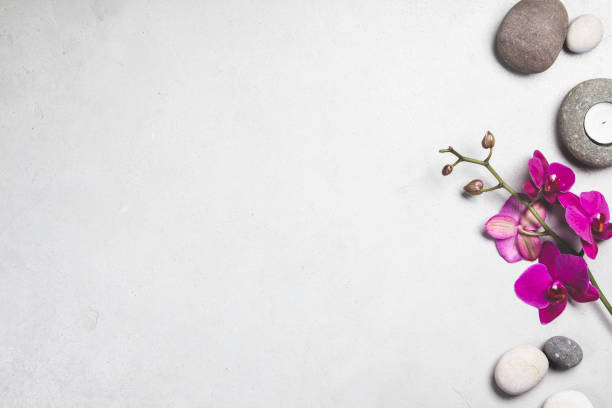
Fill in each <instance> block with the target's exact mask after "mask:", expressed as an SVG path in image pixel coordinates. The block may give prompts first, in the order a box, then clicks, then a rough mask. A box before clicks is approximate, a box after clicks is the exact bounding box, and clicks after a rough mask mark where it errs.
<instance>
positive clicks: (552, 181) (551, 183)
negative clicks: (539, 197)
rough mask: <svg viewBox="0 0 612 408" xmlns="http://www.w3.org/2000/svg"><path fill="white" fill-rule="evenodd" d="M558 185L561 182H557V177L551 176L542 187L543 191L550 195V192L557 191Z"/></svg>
mask: <svg viewBox="0 0 612 408" xmlns="http://www.w3.org/2000/svg"><path fill="white" fill-rule="evenodd" d="M560 183H561V180H559V178H558V177H557V175H556V174H551V175H550V176H549V177H548V180H546V184H545V185H544V191H546V192H547V193H550V192H551V191H558V190H559V184H560Z"/></svg>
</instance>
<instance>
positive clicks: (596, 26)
mask: <svg viewBox="0 0 612 408" xmlns="http://www.w3.org/2000/svg"><path fill="white" fill-rule="evenodd" d="M603 33H604V28H603V24H602V23H601V21H600V20H599V19H598V18H597V17H595V16H593V15H591V14H585V15H583V16H580V17H577V18H576V19H575V20H574V21H572V23H571V24H570V25H569V28H568V30H567V37H565V44H566V45H567V48H568V49H569V50H570V51H571V52H575V53H578V54H580V53H583V52H587V51H591V50H592V49H593V48H595V47H597V44H599V42H600V41H601V39H602V38H603Z"/></svg>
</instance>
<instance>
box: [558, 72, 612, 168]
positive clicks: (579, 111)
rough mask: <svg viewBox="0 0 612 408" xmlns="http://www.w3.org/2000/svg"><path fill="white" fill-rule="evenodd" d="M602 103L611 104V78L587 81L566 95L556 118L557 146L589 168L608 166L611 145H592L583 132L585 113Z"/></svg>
mask: <svg viewBox="0 0 612 408" xmlns="http://www.w3.org/2000/svg"><path fill="white" fill-rule="evenodd" d="M602 102H612V79H607V78H597V79H589V80H588V81H584V82H581V83H579V84H578V85H576V86H575V87H574V88H573V89H572V90H571V91H569V92H568V94H567V96H566V97H565V99H563V103H562V104H561V108H559V114H558V116H557V124H558V126H557V127H558V129H559V137H560V139H561V143H563V145H564V146H565V148H566V149H567V150H568V151H569V152H570V153H571V154H572V156H574V157H575V158H576V159H577V160H578V161H580V162H581V163H582V164H586V165H587V166H591V167H609V166H612V145H602V144H599V143H596V142H594V141H593V140H592V139H591V138H590V137H589V136H588V135H587V134H586V132H585V129H584V118H585V116H586V114H587V112H588V111H589V109H591V107H592V106H593V105H596V104H598V103H602Z"/></svg>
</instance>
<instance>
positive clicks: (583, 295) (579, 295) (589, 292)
mask: <svg viewBox="0 0 612 408" xmlns="http://www.w3.org/2000/svg"><path fill="white" fill-rule="evenodd" d="M567 291H568V292H569V294H570V296H571V297H572V299H574V300H575V301H576V302H579V303H586V302H593V301H595V300H597V299H599V291H598V290H597V288H596V287H595V286H593V285H591V284H590V283H589V287H588V288H587V289H586V290H585V291H583V292H579V291H577V290H576V289H574V288H571V287H570V288H568V289H567Z"/></svg>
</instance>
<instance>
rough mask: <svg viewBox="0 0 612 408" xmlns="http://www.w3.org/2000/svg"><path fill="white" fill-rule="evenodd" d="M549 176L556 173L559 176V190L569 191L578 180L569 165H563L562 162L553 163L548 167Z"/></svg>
mask: <svg viewBox="0 0 612 408" xmlns="http://www.w3.org/2000/svg"><path fill="white" fill-rule="evenodd" d="M548 175H549V177H551V176H553V175H555V176H557V177H556V178H557V180H559V191H560V192H563V193H565V192H567V191H569V189H570V188H572V186H573V185H574V182H575V181H576V175H575V174H574V172H573V171H572V169H570V168H569V167H567V166H564V165H562V164H561V163H551V164H550V167H549V169H548Z"/></svg>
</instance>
